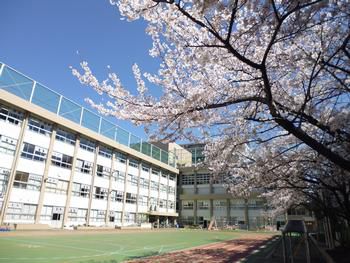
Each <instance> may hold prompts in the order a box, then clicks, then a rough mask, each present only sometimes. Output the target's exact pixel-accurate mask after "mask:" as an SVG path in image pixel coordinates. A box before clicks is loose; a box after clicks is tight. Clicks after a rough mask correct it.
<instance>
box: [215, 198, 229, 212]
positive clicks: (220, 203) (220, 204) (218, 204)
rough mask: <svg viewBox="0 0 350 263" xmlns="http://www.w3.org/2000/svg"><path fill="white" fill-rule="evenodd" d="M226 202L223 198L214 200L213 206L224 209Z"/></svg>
mask: <svg viewBox="0 0 350 263" xmlns="http://www.w3.org/2000/svg"><path fill="white" fill-rule="evenodd" d="M226 206H227V203H226V201H225V200H214V208H215V209H216V210H222V209H226Z"/></svg>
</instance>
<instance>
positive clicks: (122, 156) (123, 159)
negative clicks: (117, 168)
mask: <svg viewBox="0 0 350 263" xmlns="http://www.w3.org/2000/svg"><path fill="white" fill-rule="evenodd" d="M115 158H116V159H117V161H118V162H120V163H126V155H125V154H122V153H119V152H117V153H115Z"/></svg>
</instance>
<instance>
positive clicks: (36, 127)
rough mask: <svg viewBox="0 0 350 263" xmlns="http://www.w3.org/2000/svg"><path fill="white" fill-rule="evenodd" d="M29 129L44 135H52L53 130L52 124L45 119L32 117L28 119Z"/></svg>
mask: <svg viewBox="0 0 350 263" xmlns="http://www.w3.org/2000/svg"><path fill="white" fill-rule="evenodd" d="M28 129H29V130H31V131H33V132H37V133H40V134H42V135H46V136H50V134H51V132H52V125H51V124H49V123H47V122H45V121H41V120H37V119H34V118H30V119H29V121H28Z"/></svg>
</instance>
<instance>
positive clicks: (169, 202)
mask: <svg viewBox="0 0 350 263" xmlns="http://www.w3.org/2000/svg"><path fill="white" fill-rule="evenodd" d="M174 208H175V207H174V202H173V201H170V200H168V209H174Z"/></svg>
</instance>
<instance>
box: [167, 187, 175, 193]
mask: <svg viewBox="0 0 350 263" xmlns="http://www.w3.org/2000/svg"><path fill="white" fill-rule="evenodd" d="M168 191H169V194H175V187H172V186H169V187H168Z"/></svg>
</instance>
